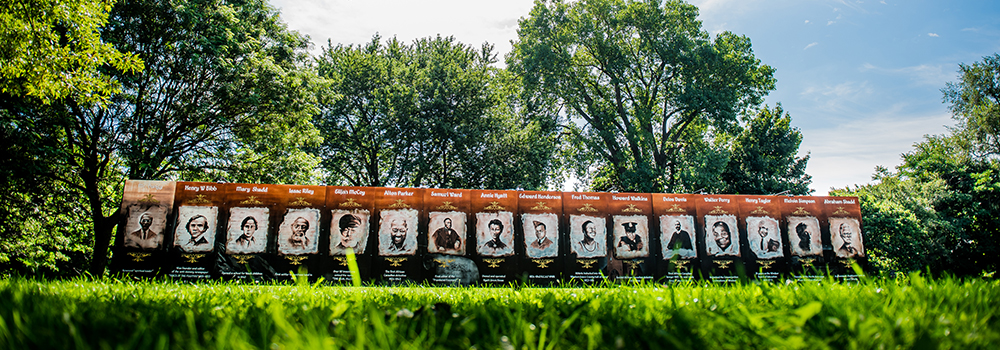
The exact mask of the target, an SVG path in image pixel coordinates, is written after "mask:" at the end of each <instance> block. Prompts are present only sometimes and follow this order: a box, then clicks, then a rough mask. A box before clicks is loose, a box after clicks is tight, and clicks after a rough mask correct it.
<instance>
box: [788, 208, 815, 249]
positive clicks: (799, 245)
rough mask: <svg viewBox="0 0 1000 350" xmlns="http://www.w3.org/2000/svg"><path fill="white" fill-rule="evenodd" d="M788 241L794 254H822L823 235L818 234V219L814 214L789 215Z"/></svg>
mask: <svg viewBox="0 0 1000 350" xmlns="http://www.w3.org/2000/svg"><path fill="white" fill-rule="evenodd" d="M788 243H789V246H788V248H789V250H790V251H791V252H792V255H794V256H816V255H822V254H823V237H822V236H820V231H819V220H818V219H816V217H815V216H789V217H788Z"/></svg>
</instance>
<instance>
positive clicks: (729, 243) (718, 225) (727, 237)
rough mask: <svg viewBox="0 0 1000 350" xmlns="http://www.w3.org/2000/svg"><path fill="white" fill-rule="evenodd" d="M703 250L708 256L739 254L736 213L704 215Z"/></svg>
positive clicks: (737, 255) (736, 255)
mask: <svg viewBox="0 0 1000 350" xmlns="http://www.w3.org/2000/svg"><path fill="white" fill-rule="evenodd" d="M705 235H706V236H707V237H705V252H706V255H708V256H716V257H718V256H735V257H739V256H740V234H739V229H738V228H737V227H736V215H705Z"/></svg>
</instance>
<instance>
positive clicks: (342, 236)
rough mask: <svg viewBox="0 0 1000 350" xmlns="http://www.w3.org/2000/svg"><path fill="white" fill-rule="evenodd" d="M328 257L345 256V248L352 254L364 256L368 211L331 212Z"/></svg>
mask: <svg viewBox="0 0 1000 350" xmlns="http://www.w3.org/2000/svg"><path fill="white" fill-rule="evenodd" d="M330 213H331V214H332V215H331V218H330V255H347V248H352V249H354V254H364V253H365V248H366V247H367V246H368V219H369V218H370V217H371V213H370V212H369V211H368V210H364V209H356V210H340V209H337V210H331V211H330Z"/></svg>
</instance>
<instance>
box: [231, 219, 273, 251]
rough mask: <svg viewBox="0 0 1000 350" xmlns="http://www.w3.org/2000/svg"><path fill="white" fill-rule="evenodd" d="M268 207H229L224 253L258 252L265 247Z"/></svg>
mask: <svg viewBox="0 0 1000 350" xmlns="http://www.w3.org/2000/svg"><path fill="white" fill-rule="evenodd" d="M270 213H271V211H270V209H268V208H259V207H258V208H240V207H235V208H230V209H229V224H228V225H227V226H226V254H260V253H263V252H264V251H265V250H266V249H267V232H268V231H267V230H268V228H269V226H268V224H269V223H268V220H269V219H270Z"/></svg>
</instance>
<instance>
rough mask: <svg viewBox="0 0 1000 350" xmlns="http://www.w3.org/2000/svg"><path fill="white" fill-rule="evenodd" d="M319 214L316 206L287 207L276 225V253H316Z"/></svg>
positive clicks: (317, 249) (317, 248)
mask: <svg viewBox="0 0 1000 350" xmlns="http://www.w3.org/2000/svg"><path fill="white" fill-rule="evenodd" d="M319 216H320V211H319V209H316V208H300V209H288V212H287V213H285V217H284V218H283V219H282V220H281V224H280V225H279V226H278V254H281V255H306V254H316V253H318V252H319V239H318V238H319V234H318V233H317V232H319V230H318V229H317V228H318V225H319Z"/></svg>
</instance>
